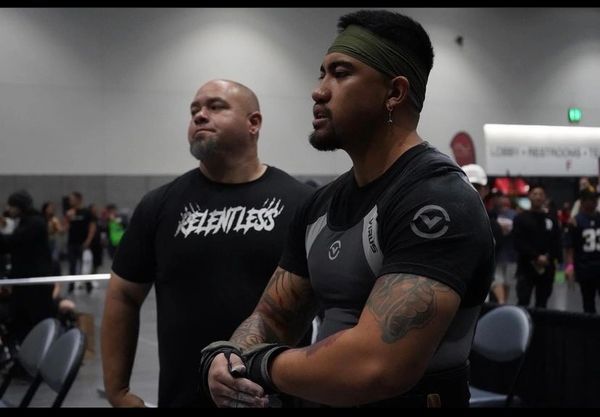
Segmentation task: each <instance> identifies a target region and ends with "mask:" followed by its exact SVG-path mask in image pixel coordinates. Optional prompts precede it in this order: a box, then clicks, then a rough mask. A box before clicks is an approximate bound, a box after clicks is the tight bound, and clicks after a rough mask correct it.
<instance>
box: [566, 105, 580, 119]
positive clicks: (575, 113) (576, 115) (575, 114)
mask: <svg viewBox="0 0 600 417" xmlns="http://www.w3.org/2000/svg"><path fill="white" fill-rule="evenodd" d="M568 114H569V123H579V121H580V120H581V109H579V108H577V107H571V108H570V109H569V112H568Z"/></svg>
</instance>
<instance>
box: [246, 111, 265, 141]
mask: <svg viewBox="0 0 600 417" xmlns="http://www.w3.org/2000/svg"><path fill="white" fill-rule="evenodd" d="M248 123H249V124H250V126H249V129H250V133H252V134H253V135H257V134H258V132H259V130H260V127H261V125H262V114H260V112H258V111H255V112H252V113H250V115H249V116H248Z"/></svg>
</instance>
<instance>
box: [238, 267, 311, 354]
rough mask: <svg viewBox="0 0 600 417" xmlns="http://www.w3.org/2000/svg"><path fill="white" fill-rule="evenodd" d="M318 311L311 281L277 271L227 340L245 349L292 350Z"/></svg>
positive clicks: (278, 269)
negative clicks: (278, 346) (271, 345)
mask: <svg viewBox="0 0 600 417" xmlns="http://www.w3.org/2000/svg"><path fill="white" fill-rule="evenodd" d="M317 308H318V305H317V302H316V299H315V297H314V293H313V290H312V287H311V285H310V281H309V280H308V279H306V278H302V277H300V276H298V275H295V274H292V273H291V272H288V271H286V270H284V269H281V268H277V269H276V270H275V272H274V273H273V276H272V277H271V280H270V281H269V283H268V284H267V287H266V288H265V290H264V292H263V294H262V296H261V298H260V300H259V301H258V304H257V305H256V308H255V309H254V312H253V313H252V315H251V316H250V317H248V318H247V319H246V320H245V321H244V322H243V323H242V324H241V325H240V326H239V327H238V328H237V329H236V331H235V332H234V333H233V335H232V336H231V339H230V340H231V341H232V342H233V343H235V344H237V345H238V346H240V347H242V348H244V349H245V348H248V347H250V346H253V345H256V344H258V343H268V342H280V343H284V344H288V345H292V346H293V345H295V344H296V343H298V342H299V341H300V339H301V338H302V336H303V335H304V334H305V332H306V331H307V330H308V327H309V326H310V324H311V322H312V319H313V318H314V317H315V315H316V313H317Z"/></svg>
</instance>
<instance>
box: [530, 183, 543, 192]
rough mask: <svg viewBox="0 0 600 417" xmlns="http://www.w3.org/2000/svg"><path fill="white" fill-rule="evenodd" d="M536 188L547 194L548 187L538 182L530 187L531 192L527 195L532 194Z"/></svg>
mask: <svg viewBox="0 0 600 417" xmlns="http://www.w3.org/2000/svg"><path fill="white" fill-rule="evenodd" d="M536 188H541V189H542V191H543V192H544V193H546V187H545V186H544V184H542V183H541V182H536V183H533V184H530V185H529V191H528V192H527V194H529V193H530V192H532V191H533V190H535V189H536Z"/></svg>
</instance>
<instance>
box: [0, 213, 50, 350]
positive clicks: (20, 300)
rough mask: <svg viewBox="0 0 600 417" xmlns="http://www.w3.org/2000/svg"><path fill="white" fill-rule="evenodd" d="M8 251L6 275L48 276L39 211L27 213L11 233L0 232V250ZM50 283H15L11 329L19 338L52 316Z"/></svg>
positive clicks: (45, 228) (44, 229) (44, 228)
mask: <svg viewBox="0 0 600 417" xmlns="http://www.w3.org/2000/svg"><path fill="white" fill-rule="evenodd" d="M4 252H7V253H9V254H10V259H11V266H12V268H11V271H10V274H9V278H32V277H43V276H48V275H52V259H51V255H50V246H49V245H48V226H47V224H46V219H44V218H43V217H42V216H41V215H39V214H37V213H36V214H27V215H25V216H23V217H21V218H20V219H19V223H18V225H17V227H16V228H15V230H14V232H13V233H12V234H10V235H0V253H4ZM53 289H54V285H53V284H38V285H15V286H13V287H12V295H11V297H10V300H11V301H10V302H11V305H12V308H13V309H14V310H13V314H14V321H13V323H12V328H11V331H14V333H15V336H16V338H17V340H19V341H21V340H23V338H24V337H25V336H26V335H27V333H29V331H30V330H31V329H32V328H33V326H35V325H36V324H37V323H39V322H40V321H41V320H43V319H45V318H47V317H52V315H53V314H54V305H53V302H52V290H53Z"/></svg>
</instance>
